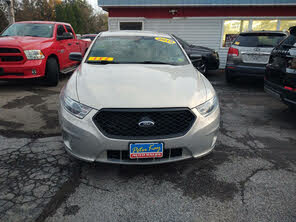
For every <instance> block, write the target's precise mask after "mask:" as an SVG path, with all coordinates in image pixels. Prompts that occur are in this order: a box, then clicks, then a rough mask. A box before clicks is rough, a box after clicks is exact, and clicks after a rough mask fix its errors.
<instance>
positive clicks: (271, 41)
mask: <svg viewBox="0 0 296 222" xmlns="http://www.w3.org/2000/svg"><path fill="white" fill-rule="evenodd" d="M286 37H287V34H286V33H284V32H280V31H256V32H243V33H240V34H239V36H238V37H237V38H236V40H235V41H234V42H233V44H232V45H231V47H230V48H229V50H228V55H227V63H226V68H225V77H226V81H227V82H228V83H231V82H233V80H235V79H236V78H238V77H242V76H247V77H261V78H263V76H264V73H265V66H266V64H267V63H268V60H269V57H270V53H271V51H272V50H273V48H274V47H275V46H277V45H278V44H279V43H280V42H281V41H282V40H283V39H284V38H286Z"/></svg>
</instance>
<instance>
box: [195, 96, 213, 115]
mask: <svg viewBox="0 0 296 222" xmlns="http://www.w3.org/2000/svg"><path fill="white" fill-rule="evenodd" d="M218 106H219V102H218V98H217V96H214V97H213V98H212V99H210V100H208V101H206V102H205V103H203V104H201V105H199V106H197V107H196V109H197V111H198V112H199V113H200V114H201V115H203V116H204V117H206V116H208V115H210V114H211V113H212V112H213V111H214V110H215V109H216V108H217V107H218Z"/></svg>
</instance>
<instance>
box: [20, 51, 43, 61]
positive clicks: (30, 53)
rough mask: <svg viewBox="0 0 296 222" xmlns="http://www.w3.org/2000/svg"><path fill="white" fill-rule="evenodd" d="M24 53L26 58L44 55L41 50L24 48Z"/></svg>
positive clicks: (32, 58) (36, 57)
mask: <svg viewBox="0 0 296 222" xmlns="http://www.w3.org/2000/svg"><path fill="white" fill-rule="evenodd" d="M25 54H26V57H27V59H28V60H37V59H44V57H45V56H44V55H43V53H42V51H41V50H25Z"/></svg>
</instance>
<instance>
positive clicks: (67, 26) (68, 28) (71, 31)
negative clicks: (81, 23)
mask: <svg viewBox="0 0 296 222" xmlns="http://www.w3.org/2000/svg"><path fill="white" fill-rule="evenodd" d="M66 29H67V31H68V32H69V33H71V34H72V36H73V38H74V33H73V30H72V29H71V27H70V26H69V25H66Z"/></svg>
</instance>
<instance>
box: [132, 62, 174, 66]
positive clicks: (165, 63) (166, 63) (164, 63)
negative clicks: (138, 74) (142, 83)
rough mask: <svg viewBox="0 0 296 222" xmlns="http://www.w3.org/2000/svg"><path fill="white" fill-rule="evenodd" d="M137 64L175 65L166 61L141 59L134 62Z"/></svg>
mask: <svg viewBox="0 0 296 222" xmlns="http://www.w3.org/2000/svg"><path fill="white" fill-rule="evenodd" d="M136 63H139V64H163V65H172V66H174V65H176V64H175V63H168V62H159V61H143V62H136Z"/></svg>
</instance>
